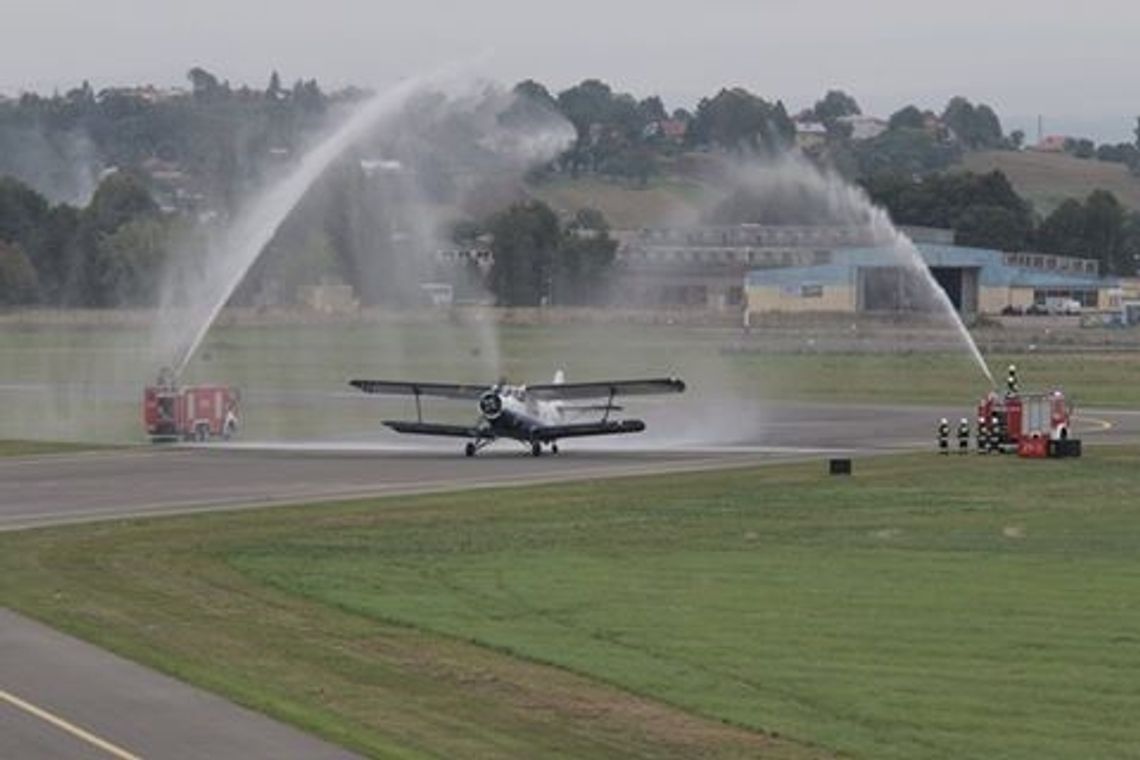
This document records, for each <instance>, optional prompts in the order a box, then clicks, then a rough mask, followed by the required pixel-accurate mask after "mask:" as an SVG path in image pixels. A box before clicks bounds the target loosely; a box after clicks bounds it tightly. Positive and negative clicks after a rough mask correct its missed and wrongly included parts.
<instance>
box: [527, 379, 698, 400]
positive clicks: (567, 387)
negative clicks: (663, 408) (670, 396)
mask: <svg viewBox="0 0 1140 760" xmlns="http://www.w3.org/2000/svg"><path fill="white" fill-rule="evenodd" d="M683 390H685V382H684V381H683V380H681V379H680V378H677V377H659V378H649V379H645V380H599V381H595V382H591V383H550V384H543V385H528V386H527V387H526V392H527V393H528V394H529V395H531V396H534V397H535V398H539V399H544V400H574V399H589V398H606V397H608V396H644V395H650V394H654V393H680V392H681V391H683Z"/></svg>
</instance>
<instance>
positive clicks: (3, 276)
mask: <svg viewBox="0 0 1140 760" xmlns="http://www.w3.org/2000/svg"><path fill="white" fill-rule="evenodd" d="M38 292H39V282H38V280H37V277H36V270H35V268H34V267H33V266H32V263H31V262H30V261H28V257H27V256H25V255H24V252H23V251H22V250H21V249H20V246H18V245H16V244H14V243H5V242H4V241H2V240H0V306H20V305H23V304H29V303H34V302H35V301H36V298H37V295H38Z"/></svg>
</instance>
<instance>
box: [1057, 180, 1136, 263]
mask: <svg viewBox="0 0 1140 760" xmlns="http://www.w3.org/2000/svg"><path fill="white" fill-rule="evenodd" d="M1135 224H1136V222H1135V221H1134V218H1133V215H1129V214H1128V213H1127V212H1126V211H1125V210H1124V207H1123V206H1121V205H1120V201H1118V200H1117V199H1116V196H1114V195H1113V194H1112V193H1110V192H1108V191H1106V190H1094V191H1093V192H1092V193H1091V194H1090V195H1089V196H1088V198H1086V199H1085V201H1084V202H1083V203H1082V202H1081V201H1078V200H1076V199H1073V198H1069V199H1067V200H1065V201H1064V202H1063V203H1062V204H1061V205H1060V206H1058V207H1057V208H1056V209H1055V210H1054V211H1053V213H1052V214H1050V215H1049V216H1048V217H1046V218H1045V220H1044V221H1043V222H1042V223H1041V226H1040V227H1039V228H1038V230H1037V235H1036V241H1035V242H1036V245H1037V247H1038V248H1039V249H1040V250H1042V251H1044V252H1046V253H1056V254H1059V255H1063V256H1084V257H1088V258H1094V259H1097V260H1098V261H1100V262H1101V266H1102V268H1103V270H1104V271H1105V272H1108V273H1109V274H1116V275H1131V274H1132V273H1133V272H1135V270H1136V259H1135V258H1134V257H1135V256H1136V254H1137V253H1138V251H1137V250H1136V249H1137V248H1138V247H1140V239H1138V238H1137V237H1136V236H1135V230H1136V227H1135V226H1134V225H1135Z"/></svg>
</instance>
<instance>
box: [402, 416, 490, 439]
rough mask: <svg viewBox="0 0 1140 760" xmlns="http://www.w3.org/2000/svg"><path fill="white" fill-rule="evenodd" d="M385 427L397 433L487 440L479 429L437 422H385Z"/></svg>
mask: <svg viewBox="0 0 1140 760" xmlns="http://www.w3.org/2000/svg"><path fill="white" fill-rule="evenodd" d="M384 425H385V427H388V428H391V429H392V430H395V431H396V432H397V433H411V434H413V435H443V436H450V437H452V438H485V437H487V436H486V435H484V433H483V431H480V430H479V428H475V427H468V426H466V425H441V424H438V423H435V422H405V421H403V420H384Z"/></svg>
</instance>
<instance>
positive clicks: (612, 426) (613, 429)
mask: <svg viewBox="0 0 1140 760" xmlns="http://www.w3.org/2000/svg"><path fill="white" fill-rule="evenodd" d="M642 430H645V423H644V422H642V421H641V420H606V421H604V422H583V423H580V424H574V425H548V426H546V427H544V428H541V429H540V430H539V431H538V433H537V435H536V436H535V437H536V438H538V439H539V440H543V441H557V440H559V439H561V438H584V437H585V436H589V435H619V434H621V433H640V432H641V431H642Z"/></svg>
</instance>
